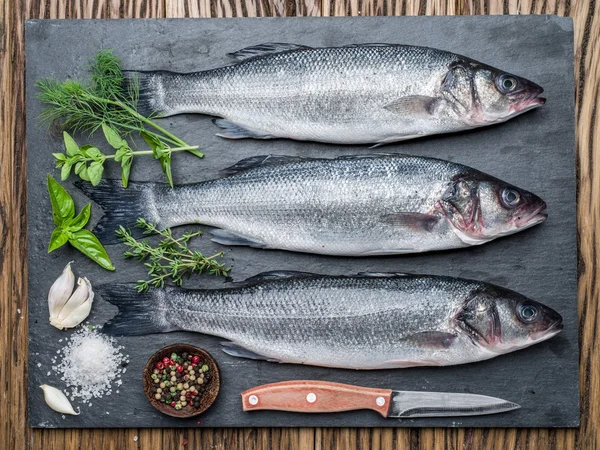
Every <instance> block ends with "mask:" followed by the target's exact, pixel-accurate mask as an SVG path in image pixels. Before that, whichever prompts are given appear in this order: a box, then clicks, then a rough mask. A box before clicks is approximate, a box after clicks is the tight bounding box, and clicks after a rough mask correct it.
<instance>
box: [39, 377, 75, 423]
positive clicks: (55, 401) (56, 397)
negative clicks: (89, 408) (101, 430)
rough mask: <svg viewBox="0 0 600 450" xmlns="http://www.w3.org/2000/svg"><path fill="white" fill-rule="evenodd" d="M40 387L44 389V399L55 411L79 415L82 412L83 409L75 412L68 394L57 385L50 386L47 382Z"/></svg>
mask: <svg viewBox="0 0 600 450" xmlns="http://www.w3.org/2000/svg"><path fill="white" fill-rule="evenodd" d="M40 387H41V388H42V390H43V391H44V400H46V403H47V404H48V406H49V407H50V408H52V409H53V410H54V411H56V412H59V413H62V414H71V415H73V416H77V415H79V414H80V413H81V410H80V411H79V412H75V410H74V409H73V407H72V406H71V402H69V399H68V398H67V396H66V395H65V394H63V393H62V392H61V391H59V390H58V389H56V388H55V387H52V386H48V385H47V384H42V385H41V386H40Z"/></svg>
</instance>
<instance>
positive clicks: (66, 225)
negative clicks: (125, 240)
mask: <svg viewBox="0 0 600 450" xmlns="http://www.w3.org/2000/svg"><path fill="white" fill-rule="evenodd" d="M48 193H49V194H50V203H51V204H52V218H53V219H54V224H55V225H56V228H55V229H54V231H53V232H52V236H51V237H50V244H49V245H48V253H50V252H52V251H54V250H56V249H57V248H59V247H62V246H63V245H65V244H66V243H67V242H68V243H70V244H71V245H72V246H73V247H75V248H76V249H77V250H79V251H80V252H81V253H83V254H84V255H85V256H87V257H88V258H90V259H91V260H92V261H94V262H96V263H97V264H99V265H100V266H101V267H103V268H105V269H106V270H115V267H114V266H113V265H112V262H111V261H110V258H109V257H108V253H106V250H105V249H104V247H103V246H102V244H101V243H100V241H99V240H98V238H97V237H96V236H94V234H93V233H92V232H91V231H88V230H86V229H84V228H83V227H84V226H85V225H86V224H87V223H88V221H89V220H90V213H91V203H88V204H87V205H85V206H84V207H83V209H82V210H81V211H80V212H79V214H77V215H75V202H73V198H72V197H71V196H70V195H69V193H68V192H67V191H66V190H65V188H63V187H62V186H61V185H60V184H59V183H58V182H57V181H56V180H55V179H54V178H52V176H50V175H48Z"/></svg>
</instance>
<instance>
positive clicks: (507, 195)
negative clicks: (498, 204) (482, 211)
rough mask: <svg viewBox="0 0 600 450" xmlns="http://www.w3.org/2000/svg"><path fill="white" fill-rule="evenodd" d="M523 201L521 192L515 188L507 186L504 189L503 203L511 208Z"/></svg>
mask: <svg viewBox="0 0 600 450" xmlns="http://www.w3.org/2000/svg"><path fill="white" fill-rule="evenodd" d="M520 201H521V194H519V191H516V190H515V189H510V188H506V189H504V190H503V191H502V203H504V204H505V205H506V206H507V207H509V208H514V207H515V206H517V205H518V204H519V202H520Z"/></svg>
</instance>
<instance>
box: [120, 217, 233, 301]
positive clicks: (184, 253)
mask: <svg viewBox="0 0 600 450" xmlns="http://www.w3.org/2000/svg"><path fill="white" fill-rule="evenodd" d="M136 227H138V228H141V229H143V230H144V234H154V233H156V234H158V235H159V236H160V242H159V243H158V245H157V246H155V247H153V246H152V245H150V244H149V243H148V241H147V240H137V239H135V238H134V237H133V236H132V234H131V232H130V231H129V230H127V229H126V228H124V227H122V226H121V227H119V229H118V230H117V231H116V234H117V236H118V237H119V239H120V240H121V241H122V242H124V243H125V244H126V245H127V246H128V247H129V250H127V251H126V252H125V253H124V256H125V257H126V258H136V259H138V260H139V261H148V262H146V263H145V266H146V267H147V269H148V277H149V279H148V280H139V281H138V282H137V285H136V287H137V289H138V291H139V292H144V291H147V290H148V289H149V288H150V286H154V287H163V286H164V285H165V280H166V279H171V281H172V282H173V283H174V284H175V285H177V286H181V284H182V283H183V277H184V276H185V277H188V278H189V276H190V275H191V274H192V273H197V274H201V273H204V272H208V273H210V274H211V275H222V276H225V275H227V273H228V272H229V270H230V269H228V268H225V267H224V265H223V263H221V262H219V261H217V260H216V258H220V257H222V256H223V252H219V253H216V254H214V255H212V256H204V255H203V254H202V253H200V252H199V251H198V250H191V249H190V248H189V247H188V242H189V241H190V239H192V238H193V237H196V236H201V235H202V231H199V230H198V231H194V232H187V233H184V234H183V236H181V237H180V238H175V237H173V233H172V231H171V229H170V228H167V229H165V230H159V229H158V228H157V227H156V226H155V225H153V224H151V223H149V222H147V221H146V220H144V219H141V218H140V219H138V221H137V223H136Z"/></svg>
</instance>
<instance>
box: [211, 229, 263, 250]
mask: <svg viewBox="0 0 600 450" xmlns="http://www.w3.org/2000/svg"><path fill="white" fill-rule="evenodd" d="M210 233H211V234H212V235H213V237H212V239H211V241H213V242H216V243H217V244H221V245H247V246H248V247H253V248H266V245H265V244H263V243H262V242H258V241H253V240H252V239H250V238H247V237H244V236H242V235H240V234H237V233H234V232H233V231H228V230H221V229H217V230H213V231H211V232H210Z"/></svg>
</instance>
